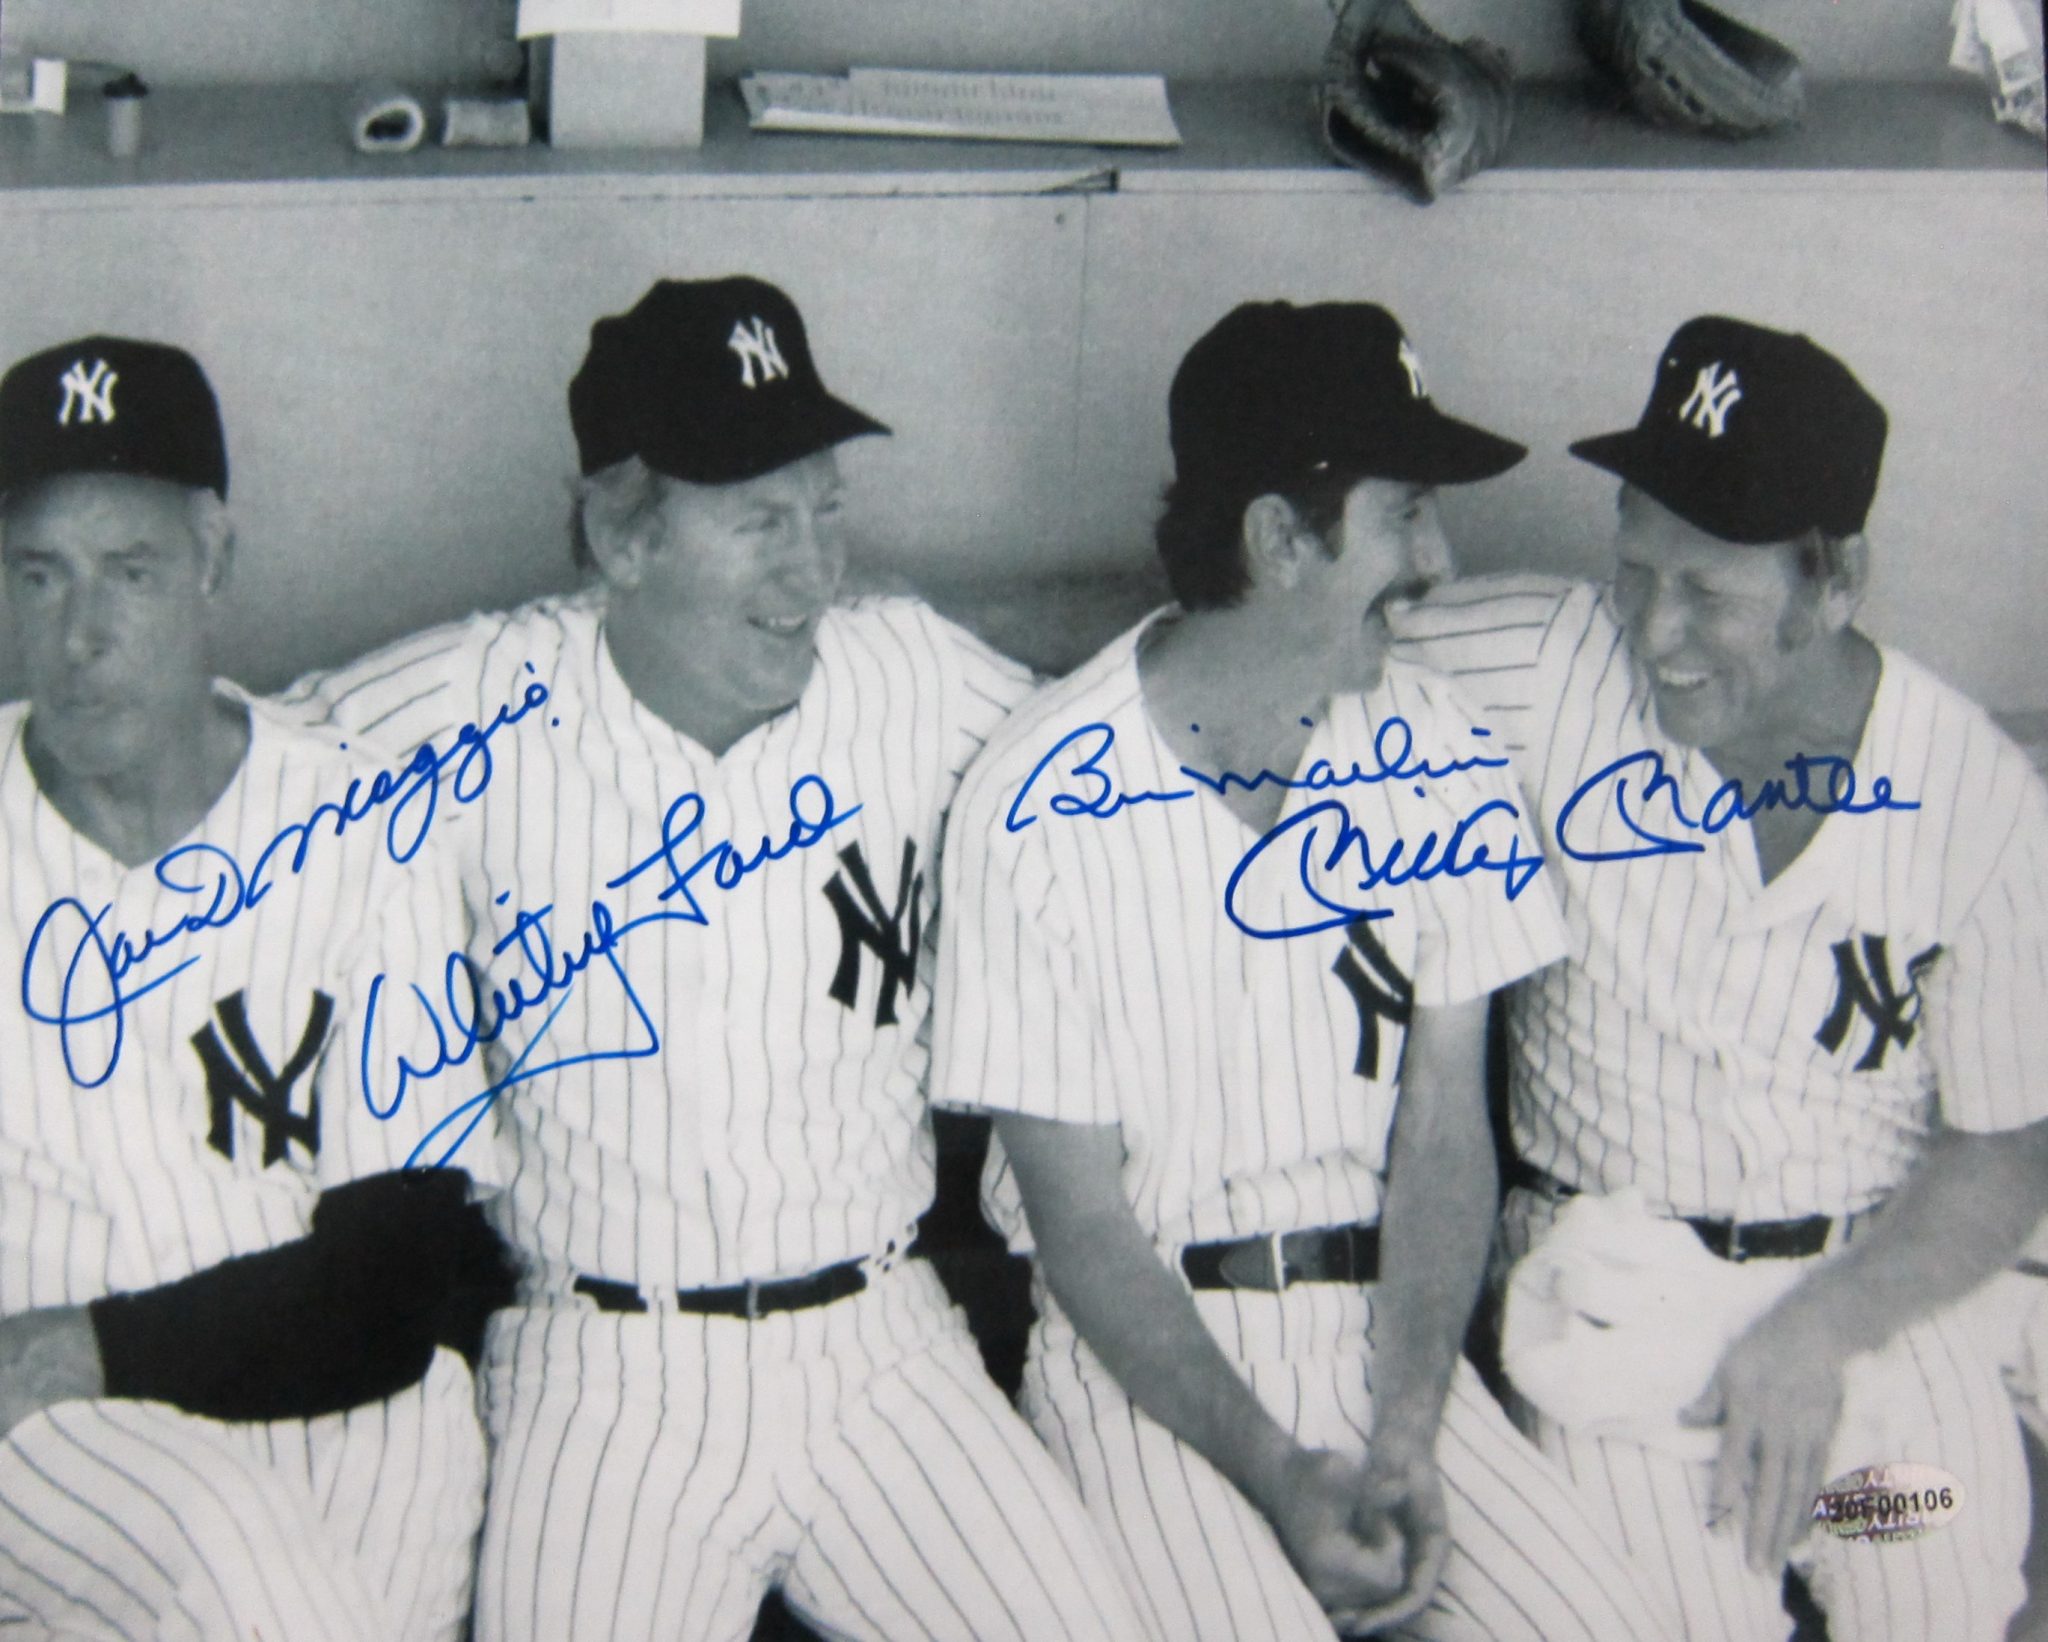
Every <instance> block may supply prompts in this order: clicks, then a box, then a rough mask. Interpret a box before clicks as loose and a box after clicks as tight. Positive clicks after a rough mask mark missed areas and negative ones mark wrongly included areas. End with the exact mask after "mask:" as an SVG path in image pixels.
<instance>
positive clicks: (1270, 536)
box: [1242, 491, 1318, 587]
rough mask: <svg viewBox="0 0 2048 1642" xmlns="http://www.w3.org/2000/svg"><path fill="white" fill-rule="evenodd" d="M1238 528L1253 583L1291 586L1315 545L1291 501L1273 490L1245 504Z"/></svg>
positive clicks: (1269, 585)
mask: <svg viewBox="0 0 2048 1642" xmlns="http://www.w3.org/2000/svg"><path fill="white" fill-rule="evenodd" d="M1242 528H1243V542H1244V562H1245V569H1246V571H1247V572H1248V573H1249V574H1250V576H1251V582H1252V585H1253V586H1254V587H1292V586H1294V584H1295V583H1296V582H1297V581H1298V580H1300V578H1301V568H1302V565H1303V563H1304V562H1305V561H1306V559H1307V557H1308V555H1309V554H1310V553H1311V552H1313V551H1315V550H1316V549H1317V546H1318V544H1317V542H1316V539H1315V534H1314V532H1312V531H1311V530H1310V529H1309V528H1308V526H1307V524H1306V523H1305V522H1304V521H1303V519H1302V517H1301V514H1300V512H1299V511H1298V510H1297V509H1296V508H1295V505H1294V504H1293V503H1292V502H1290V501H1289V500H1288V499H1287V498H1286V497H1285V496H1281V495H1279V494H1277V493H1276V492H1273V491H1268V492H1266V493H1265V494H1264V495H1263V496H1254V497H1253V498H1252V499H1251V500H1250V501H1249V502H1247V503H1246V504H1245V509H1244V524H1243V527H1242Z"/></svg>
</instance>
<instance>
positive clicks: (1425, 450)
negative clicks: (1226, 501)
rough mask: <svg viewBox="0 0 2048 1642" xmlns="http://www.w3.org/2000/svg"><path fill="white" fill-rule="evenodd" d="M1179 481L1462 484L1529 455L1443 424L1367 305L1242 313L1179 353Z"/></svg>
mask: <svg viewBox="0 0 2048 1642" xmlns="http://www.w3.org/2000/svg"><path fill="white" fill-rule="evenodd" d="M1167 421H1168V425H1169V432H1170V437H1171V439H1172V443H1173V464H1174V471H1175V473H1176V474H1178V475H1179V476H1180V478H1181V480H1182V481H1183V482H1186V481H1189V480H1196V481H1201V480H1211V481H1214V482H1216V483H1219V484H1231V485H1234V486H1240V487H1254V488H1255V487H1259V486H1280V485H1286V484H1288V483H1291V482H1294V481H1298V480H1301V479H1305V478H1308V477H1309V476H1311V475H1312V474H1315V473H1317V472H1320V471H1326V470H1327V471H1333V472H1339V473H1349V474H1353V475H1355V476H1357V477H1358V478H1361V479H1394V480H1399V481H1401V482H1403V483H1407V484H1418V485H1459V484H1467V483H1470V482H1471V481H1473V480H1476V479H1490V478H1492V477H1493V475H1495V474H1497V473H1505V472H1506V471H1507V470H1508V469H1509V468H1511V467H1513V466H1514V465H1515V464H1516V463H1517V462H1519V461H1520V460H1521V459H1522V458H1523V457H1524V456H1526V455H1527V454H1528V451H1527V450H1526V449H1525V448H1524V447H1523V446H1521V445H1518V444H1516V443H1515V442H1514V441H1513V440H1511V439H1503V438H1501V437H1500V436H1499V435H1498V434H1493V433H1488V432H1487V431H1486V430H1485V429H1483V428H1478V427H1474V426H1473V425H1472V424H1471V423H1469V422H1461V421H1459V420H1458V419H1457V418H1455V417H1451V416H1446V415H1444V413H1443V412H1442V411H1440V410H1438V409H1437V408H1436V404H1435V402H1434V401H1433V400H1432V399H1431V398H1430V396H1429V386H1428V384H1427V382H1425V381H1424V379H1423V375H1422V363H1421V361H1420V360H1419V359H1418V358H1417V357H1416V354H1415V350H1414V349H1413V348H1412V347H1411V346H1410V345H1409V342H1408V338H1407V337H1406V336H1405V335H1404V334H1403V333H1402V330H1401V324H1400V321H1399V320H1397V319H1395V318H1394V316H1393V315H1392V314H1390V313H1388V312H1387V310H1386V309H1384V308H1382V307H1379V306H1377V305H1376V304H1373V303H1369V302H1324V303H1316V304H1313V305H1311V306H1306V307H1296V306H1295V305H1294V304H1293V303H1290V302H1248V303H1245V304H1243V305H1242V306H1240V307H1237V308H1233V309H1232V310H1231V311H1230V312H1229V313H1228V314H1226V315H1224V316H1223V318H1222V319H1221V320H1219V321H1218V322H1217V324H1216V325H1215V327H1214V328H1213V329H1211V330H1210V331H1209V333H1208V334H1207V335H1205V336H1204V337H1202V339H1201V340H1200V341H1198V342H1197V343H1196V344H1195V345H1194V346H1193V347H1192V348H1190V349H1189V350H1188V352H1187V357H1186V358H1185V359H1183V360H1182V361H1181V363H1180V369H1179V370H1178V371H1176V372H1175V373H1174V378H1173V388H1172V391H1171V393H1170V394H1169V396H1168V398H1167Z"/></svg>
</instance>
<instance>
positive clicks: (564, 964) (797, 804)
mask: <svg viewBox="0 0 2048 1642" xmlns="http://www.w3.org/2000/svg"><path fill="white" fill-rule="evenodd" d="M860 812H861V806H860V805H858V804H855V805H853V806H852V807H850V808H848V809H841V808H839V803H838V799H837V798H836V797H835V796H834V794H833V792H832V789H831V787H830V786H829V785H827V783H826V781H825V779H824V778H823V777H822V776H817V775H807V776H804V777H802V778H801V779H799V780H798V781H796V782H794V783H793V784H792V785H791V787H790V789H789V830H788V832H787V833H786V834H784V835H783V836H782V837H781V838H779V839H776V838H767V837H764V838H763V839H762V840H761V841H760V843H759V844H758V845H757V846H756V847H755V848H754V849H752V850H743V849H741V848H740V847H739V846H738V845H736V844H734V843H733V842H732V841H731V840H729V839H715V840H711V841H709V842H704V841H703V840H701V839H697V834H698V833H699V831H700V830H701V829H702V827H703V823H704V800H703V798H702V797H701V796H699V795H698V794H696V793H694V792H689V793H684V794H683V795H682V796H681V797H679V798H677V799H676V800H675V802H673V803H672V804H670V805H669V807H668V810H667V813H666V814H665V815H664V816H663V818H662V828H661V842H660V843H659V844H658V845H656V846H655V848H654V849H653V850H652V851H650V852H649V853H648V854H647V855H646V856H644V857H643V858H642V859H640V860H639V861H636V862H635V863H634V864H633V865H631V866H629V867H628V868H626V870H625V871H623V872H621V873H620V874H619V875H618V876H617V877H615V878H611V879H607V880H606V882H605V886H604V887H605V888H606V889H621V888H623V887H624V886H625V885H627V884H630V883H632V882H633V881H634V880H635V879H637V878H639V877H640V876H641V875H642V874H644V873H648V872H655V871H659V870H665V871H666V872H667V874H668V882H667V883H665V884H664V885H663V886H662V888H661V891H660V893H659V895H658V896H657V897H656V898H657V900H659V901H670V900H678V901H679V905H677V906H676V907H673V908H667V909H664V910H661V911H656V912H647V913H643V914H641V915H640V916H639V917H637V918H629V919H625V920H623V921H622V920H621V919H620V918H619V915H618V914H617V913H616V912H615V911H614V910H613V909H612V906H611V904H610V903H609V902H607V901H605V900H604V899H603V898H601V897H599V898H595V899H593V900H592V901H591V903H590V918H589V921H588V923H587V925H586V926H585V928H584V929H583V931H582V932H581V934H580V935H578V936H574V937H571V939H570V940H569V941H568V942H567V943H566V944H557V942H556V940H555V938H554V936H553V934H552V933H551V932H550V929H549V923H548V921H549V919H550V918H551V917H552V916H553V914H554V911H555V908H554V906H553V904H552V903H550V904H549V905H547V906H544V907H539V908H536V909H527V908H521V909H520V910H519V911H518V912H517V913H515V914H514V916H513V920H512V927H511V929H510V930H509V931H508V932H507V933H506V934H505V935H503V936H502V937H501V938H500V939H499V940H498V942H497V943H496V944H495V945H494V946H493V947H492V948H491V957H492V958H493V959H494V960H495V959H497V958H501V957H504V956H506V955H507V954H516V955H517V958H518V960H519V961H520V963H521V964H522V965H523V968H522V969H521V971H520V972H519V973H518V974H515V975H513V976H512V977H510V979H508V980H506V981H504V982H503V983H502V984H497V985H492V986H490V987H489V988H488V990H487V989H486V985H485V976H484V975H483V973H481V972H480V970H479V969H478V967H477V965H476V964H475V962H474V961H473V960H472V959H471V958H470V957H469V956H468V955H467V954H466V953H462V952H451V953H450V954H449V955H448V959H447V962H446V964H445V965H444V966H443V969H442V974H441V997H440V1000H439V1001H438V1002H437V1001H436V1000H435V999H434V998H431V997H429V996H428V994H427V991H426V989H425V988H424V987H422V986H420V985H419V984H418V983H417V982H413V983H410V985H409V990H410V991H411V993H412V996H413V999H414V1000H415V1002H416V1003H417V1005H418V1008H419V1011H420V1013H421V1016H422V1018H423V1019H424V1021H425V1025H426V1030H427V1032H428V1033H429V1034H430V1035H431V1037H432V1039H433V1043H434V1049H433V1052H432V1054H431V1055H430V1056H429V1057H427V1058H425V1059H424V1060H423V1061H415V1060H414V1059H412V1058H411V1057H410V1056H408V1055H405V1054H393V1055H391V1056H389V1057H388V1062H389V1064H388V1065H387V1066H386V1067H385V1068H384V1071H383V1073H381V1074H380V1073H378V1072H377V1071H376V1068H375V1066H374V1064H373V1063H374V1062H375V1061H376V1059H377V1058H378V1055H377V1032H376V1026H377V1018H378V1012H379V1010H380V1009H381V1008H382V1007H383V990H384V982H385V980H386V977H385V976H384V975H381V974H380V975H377V976H375V977H373V978H372V980H371V982H370V988H369V994H368V996H367V998H366V1000H365V1002H364V1008H363V1016H364V1018H363V1034H362V1056H361V1066H360V1073H361V1077H362V1090H363V1100H364V1102H365V1104H367V1105H368V1107H369V1108H370V1111H371V1113H372V1115H373V1116H376V1117H379V1118H384V1119H390V1118H392V1117H395V1116H396V1115H397V1114H398V1112H399V1110H400V1108H401V1107H403V1106H404V1104H405V1099H406V1096H407V1095H408V1094H409V1093H410V1092H411V1089H412V1086H413V1085H415V1084H424V1083H427V1082H430V1081H432V1080H433V1079H435V1078H438V1077H440V1076H442V1075H443V1074H444V1073H447V1072H450V1071H452V1070H454V1069H455V1068H457V1067H460V1066H463V1065H465V1064H467V1063H468V1061H469V1060H470V1058H471V1057H472V1056H473V1055H475V1053H476V1052H477V1050H478V1049H479V1048H481V1047H483V1046H485V1045H488V1044H493V1043H497V1042H498V1041H499V1040H500V1039H502V1038H504V1036H505V1035H506V1032H507V1030H508V1029H509V1028H511V1027H512V1026H513V1025H514V1024H515V1023H516V1022H518V1021H520V1020H522V1019H524V1018H525V1017H526V1016H528V1015H529V1014H532V1013H534V1012H536V1011H538V1010H540V1009H541V1008H542V1007H543V1006H545V1007H546V1010H547V1013H546V1014H545V1015H544V1016H542V1018H541V1021H540V1024H539V1026H537V1027H536V1028H535V1029H534V1031H533V1034H532V1036H531V1037H529V1038H528V1039H527V1040H526V1043H525V1045H524V1047H522V1048H521V1049H520V1050H519V1051H518V1053H517V1054H516V1055H514V1056H513V1057H512V1060H511V1062H510V1064H509V1065H508V1066H507V1067H506V1069H505V1072H504V1075H503V1076H501V1077H499V1078H498V1079H497V1081H496V1082H494V1083H492V1084H491V1085H490V1086H489V1087H488V1088H486V1089H484V1090H482V1091H481V1092H480V1093H478V1094H476V1095H473V1096H472V1097H471V1098H470V1099H468V1100H467V1101H464V1102H463V1103H462V1104H461V1105H460V1106H458V1107H456V1108H455V1109H454V1110H453V1111H451V1112H449V1113H448V1114H447V1115H446V1116H445V1117H443V1118H442V1119H441V1120H440V1121H439V1122H438V1123H436V1124H435V1125H434V1127H433V1128H432V1129H431V1130H429V1131H428V1133H427V1134H426V1136H425V1137H424V1138H422V1139H421V1141H420V1142H419V1144H418V1145H416V1146H415V1147H414V1148H413V1150H412V1154H411V1156H409V1157H408V1158H407V1159H406V1164H407V1167H411V1166H413V1165H414V1164H417V1163H419V1162H420V1160H421V1157H422V1154H424V1153H426V1152H427V1151H429V1150H430V1149H431V1148H433V1147H435V1146H436V1145H438V1144H439V1143H440V1142H441V1140H442V1138H443V1136H444V1134H445V1132H446V1131H447V1130H449V1129H451V1128H455V1127H456V1126H458V1125H459V1126H460V1132H459V1133H458V1134H456V1136H455V1138H454V1139H453V1140H452V1141H449V1142H448V1143H447V1145H446V1148H445V1149H444V1150H442V1151H441V1152H440V1154H439V1156H437V1157H435V1158H433V1159H432V1165H433V1166H438V1165H440V1164H445V1163H446V1162H447V1161H448V1160H449V1158H451V1157H453V1156H454V1155H455V1153H456V1151H457V1150H458V1149H460V1147H461V1146H462V1144H463V1143H464V1142H465V1141H466V1140H468V1139H469V1137H470V1135H471V1134H472V1133H473V1132H474V1131H475V1129H476V1126H477V1125H478V1124H479V1123H481V1122H482V1121H483V1120H484V1118H485V1116H486V1115H488V1113H489V1112H490V1109H491V1107H492V1106H493V1105H494V1104H495V1103H496V1101H497V1099H498V1097H499V1096H500V1095H502V1094H503V1093H505V1092H506V1091H507V1090H508V1089H512V1088H515V1087H517V1086H518V1085H520V1084H522V1083H530V1082H532V1081H533V1080H534V1079H536V1078H539V1077H544V1076H546V1075H547V1074H549V1073H551V1072H560V1071H564V1070H566V1069H567V1068H569V1067H572V1066H583V1065H588V1064H590V1063H593V1062H597V1061H613V1060H644V1059H646V1058H647V1057H648V1056H651V1055H657V1054H659V1053H660V1052H661V1036H660V1034H659V1033H658V1032H657V1031H656V1029H655V1025H654V1020H653V1017H652V1016H651V1015H650V1014H649V1013H648V1010H647V1007H646V1005H645V1004H643V1003H642V1001H641V999H640V994H639V993H638V992H637V991H636V990H635V988H634V986H633V983H632V981H631V979H629V978H628V976H627V974H626V966H625V963H624V961H623V959H622V957H621V955H620V948H621V946H622V945H623V943H624V942H625V939H626V937H627V936H629V935H631V934H633V933H634V932H635V931H636V930H640V929H645V928H647V927H649V926H650V925H653V924H663V923H681V924H694V925H699V926H702V925H706V924H709V923H710V921H711V920H710V916H709V914H708V913H707V912H706V911H705V909H704V906H703V904H702V903H701V902H700V901H699V900H698V899H697V888H696V887H693V886H695V885H696V880H697V879H698V878H699V877H700V876H702V875H706V874H708V875H709V880H710V883H711V884H712V885H713V886H715V887H716V888H717V889H719V890H721V891H723V890H731V889H735V888H737V887H738V886H739V884H740V883H741V882H743V881H744V880H745V879H746V878H747V876H748V875H749V874H751V873H754V872H758V871H760V870H761V868H763V867H765V866H767V865H769V864H770V863H772V862H775V861H780V860H782V859H784V858H785V857H787V856H789V855H792V854H794V853H796V852H797V851H799V850H807V849H810V848H812V847H813V846H814V845H816V844H818V843H820V842H822V841H823V840H824V838H825V837H826V835H827V834H829V833H831V832H833V831H834V830H835V829H837V828H839V827H841V826H844V825H845V824H846V823H847V822H848V821H851V820H852V819H853V818H854V817H855V816H856V815H858V814H860ZM693 839H696V840H697V844H698V846H699V847H697V849H696V853H695V854H694V855H693V856H690V857H689V858H688V859H687V860H686V859H685V858H684V857H685V854H686V853H687V852H686V851H685V849H684V846H685V845H687V844H690V843H691V842H692V840H693ZM698 887H701V886H698ZM506 899H507V897H505V896H500V897H499V901H500V903H501V904H502V903H503V902H504V901H505V900H506ZM600 962H601V963H602V964H603V965H604V966H605V967H606V968H607V969H609V970H610V971H611V972H612V974H613V975H615V976H616V977H617V978H618V982H619V985H620V986H621V987H622V988H624V990H625V996H626V1001H627V1004H628V1005H629V1007H630V1008H631V1010H632V1014H633V1019H634V1021H635V1022H637V1024H638V1028H639V1029H640V1030H641V1031H644V1032H645V1034H646V1041H645V1042H644V1043H630V1042H629V1043H627V1044H624V1045H622V1046H621V1047H619V1048H616V1049H593V1050H587V1051H584V1052H582V1053H579V1054H571V1055H561V1056H557V1057H556V1058H554V1059H546V1058H544V1057H543V1058H536V1056H537V1055H538V1054H539V1052H540V1051H541V1049H542V1047H543V1044H544V1042H545V1040H546V1038H547V1034H548V1031H549V1029H550V1028H551V1027H552V1026H553V1025H554V1023H555V1019H556V1017H557V1016H558V1015H560V1014H561V1012H562V1010H563V1008H564V1007H565V1006H566V1005H567V1003H568V1001H569V995H570V993H571V991H572V990H573V989H574V987H575V986H576V983H577V982H578V981H579V980H580V979H581V978H582V976H583V975H584V974H585V973H586V972H588V971H590V970H591V969H592V968H593V967H594V966H596V965H597V964H599V963H600ZM629 1030H630V1028H629ZM387 1078H388V1081H389V1086H390V1092H389V1094H388V1095H380V1092H379V1091H380V1088H381V1087H382V1086H383V1085H384V1084H385V1082H386V1081H387Z"/></svg>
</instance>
